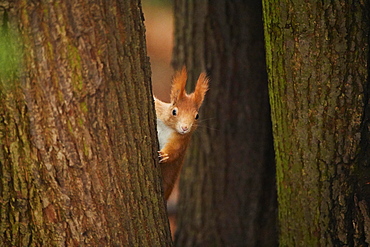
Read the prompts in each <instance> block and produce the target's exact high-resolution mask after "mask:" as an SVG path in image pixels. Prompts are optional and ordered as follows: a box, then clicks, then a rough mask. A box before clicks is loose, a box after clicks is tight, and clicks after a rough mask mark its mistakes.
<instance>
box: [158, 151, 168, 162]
mask: <svg viewBox="0 0 370 247" xmlns="http://www.w3.org/2000/svg"><path fill="white" fill-rule="evenodd" d="M158 154H159V156H158V157H159V163H165V162H166V160H168V158H169V156H168V154H166V153H163V152H162V151H158Z"/></svg>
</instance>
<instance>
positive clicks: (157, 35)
mask: <svg viewBox="0 0 370 247" xmlns="http://www.w3.org/2000/svg"><path fill="white" fill-rule="evenodd" d="M142 5H143V12H144V18H145V22H144V24H145V28H146V41H147V50H148V56H149V57H150V64H151V69H152V84H153V93H154V95H155V96H156V97H157V98H159V99H160V100H163V101H165V102H169V100H170V89H171V78H172V75H173V69H172V66H171V58H172V48H173V25H174V23H173V6H172V1H170V0H143V1H142ZM177 199H178V183H177V184H176V186H175V188H174V190H173V192H172V194H171V197H170V198H169V200H168V203H167V208H168V214H169V219H170V224H171V232H172V235H173V234H174V232H175V229H176V205H177Z"/></svg>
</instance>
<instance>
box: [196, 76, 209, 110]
mask: <svg viewBox="0 0 370 247" xmlns="http://www.w3.org/2000/svg"><path fill="white" fill-rule="evenodd" d="M208 82H209V78H208V77H207V75H206V73H201V74H200V76H199V78H198V81H197V85H196V86H195V91H194V101H195V104H196V106H197V108H198V109H199V108H200V106H201V105H202V103H203V100H204V96H205V95H206V92H207V91H208Z"/></svg>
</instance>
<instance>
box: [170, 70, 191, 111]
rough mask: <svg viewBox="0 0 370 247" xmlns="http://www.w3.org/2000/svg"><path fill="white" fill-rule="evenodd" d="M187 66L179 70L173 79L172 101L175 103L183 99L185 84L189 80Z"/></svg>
mask: <svg viewBox="0 0 370 247" xmlns="http://www.w3.org/2000/svg"><path fill="white" fill-rule="evenodd" d="M187 78H188V76H187V72H186V67H185V66H184V67H182V69H181V71H177V72H176V74H175V76H174V77H173V79H172V88H171V103H172V104H175V103H176V102H177V101H179V100H180V99H182V98H183V97H184V96H185V94H186V92H185V85H186V80H187Z"/></svg>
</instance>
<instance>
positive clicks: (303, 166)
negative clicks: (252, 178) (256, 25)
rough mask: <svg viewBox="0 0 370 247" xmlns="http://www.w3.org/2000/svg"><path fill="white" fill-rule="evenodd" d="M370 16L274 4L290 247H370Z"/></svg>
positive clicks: (271, 46)
mask: <svg viewBox="0 0 370 247" xmlns="http://www.w3.org/2000/svg"><path fill="white" fill-rule="evenodd" d="M368 17H369V2H368V1H349V0H347V1H304V2H303V1H266V0H265V1H264V21H265V37H266V52H267V66H268V72H269V81H270V89H269V93H270V102H271V108H272V120H273V133H274V140H275V142H274V143H275V151H276V160H277V184H278V202H279V222H280V244H281V245H282V246H368V245H369V243H370V238H369V229H370V228H369V226H370V225H369V224H370V218H369V202H370V201H369V175H370V170H369V162H368V157H369V153H370V152H369V151H370V150H369V144H368V143H369V141H370V138H369V108H368V103H369V79H368V73H369V70H368V61H369V49H368V44H369V43H368V42H369V40H368V35H369V19H368ZM366 160H367V161H366Z"/></svg>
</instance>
